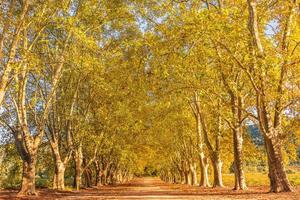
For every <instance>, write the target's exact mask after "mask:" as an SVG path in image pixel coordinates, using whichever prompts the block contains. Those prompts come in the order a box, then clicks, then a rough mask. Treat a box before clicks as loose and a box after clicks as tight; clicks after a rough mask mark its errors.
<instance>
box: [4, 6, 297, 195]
mask: <svg viewBox="0 0 300 200" xmlns="http://www.w3.org/2000/svg"><path fill="white" fill-rule="evenodd" d="M0 8H1V10H0V12H1V14H0V18H1V22H0V27H1V35H0V60H1V67H0V68H1V75H0V76H1V78H0V105H1V113H0V116H1V119H0V121H1V140H3V142H2V144H1V147H2V148H3V149H4V150H3V152H4V153H3V157H4V158H3V159H5V157H9V155H10V154H12V153H14V152H15V154H13V155H16V153H17V155H19V156H20V160H19V161H21V162H22V180H21V186H20V192H19V194H20V195H33V194H36V190H35V185H36V182H35V181H36V172H37V171H41V170H40V169H39V166H42V168H46V167H47V164H49V161H43V162H41V161H40V160H43V159H42V158H43V157H47V156H48V157H49V158H50V157H51V158H52V160H53V162H51V166H52V168H51V169H52V172H51V170H49V173H48V172H47V173H48V175H49V174H51V176H53V177H52V178H48V179H50V180H51V182H52V187H53V188H54V189H58V190H64V189H65V181H66V180H65V179H66V176H67V175H66V173H67V174H71V175H68V176H71V177H72V181H73V186H74V187H75V188H76V189H77V190H79V189H80V187H81V186H83V185H84V186H86V187H90V186H92V185H97V186H101V185H104V184H114V183H117V182H124V181H128V180H129V179H131V178H132V177H133V175H140V174H143V172H144V169H145V167H146V166H149V165H151V166H153V168H154V171H157V173H159V175H160V176H161V178H162V179H163V180H165V181H170V182H176V183H177V182H181V183H186V184H192V185H195V184H198V175H199V174H200V181H199V184H200V186H204V187H210V186H214V187H222V186H223V181H222V171H223V170H224V167H226V169H229V168H232V171H233V172H234V175H235V186H234V189H235V190H244V189H247V185H246V183H247V180H246V178H245V172H244V171H245V170H244V168H245V160H247V159H248V160H249V159H254V160H255V158H254V157H255V156H257V155H259V157H260V159H259V160H257V159H256V160H255V161H256V162H263V163H266V166H267V171H268V177H269V181H270V191H272V192H287V191H292V185H291V183H290V181H289V180H288V177H287V173H286V170H285V165H288V164H291V163H292V162H293V161H294V162H296V161H297V159H298V158H297V156H298V155H297V148H298V147H299V126H298V125H297V124H298V123H299V95H300V90H299V89H300V88H299V86H300V84H299V83H300V79H299V77H300V76H299V75H300V65H299V61H300V58H299V54H300V52H299V46H300V45H299V44H300V41H299V37H300V26H299V25H300V20H299V19H300V17H299V14H300V11H299V2H298V1H297V0H288V1H284V2H283V1H282V2H281V1H273V0H268V1H256V0H247V1H243V0H238V1H234V2H233V1H229V0H228V1H227V0H219V1H214V0H211V1H210V0H207V1H199V0H187V1H175V0H170V1H163V0H162V1H147V2H144V1H138V0H130V1H129V0H128V1H127V0H126V1H106V0H100V1H99V0H88V1H81V0H64V1H56V0H53V1H35V0H31V1H29V0H7V1H3V2H1V4H0ZM251 125H252V126H255V127H257V128H258V129H259V133H260V134H261V136H262V138H263V145H255V143H254V142H253V141H252V138H251V137H249V135H247V134H246V133H247V128H249V126H251ZM244 145H246V147H247V149H246V150H245V149H244V148H243V146H244ZM12 146H13V147H12ZM245 151H246V152H245ZM226 153H228V155H232V157H230V156H228V157H224V156H226V155H224V154H226ZM244 154H246V155H247V156H249V157H246V156H244ZM145 155H146V156H145ZM48 157H47V158H48ZM157 157H159V158H161V159H160V160H157ZM248 160H247V161H248ZM232 161H233V162H232ZM298 161H299V159H298ZM13 162H15V161H13ZM230 163H232V164H233V165H232V166H230V165H231V164H230ZM7 167H8V164H7ZM198 169H199V170H198ZM211 170H212V171H211ZM198 171H199V172H198ZM50 172H51V173H50ZM210 173H211V174H213V177H214V178H213V183H211V182H210V180H209V176H210ZM82 178H83V180H82Z"/></svg>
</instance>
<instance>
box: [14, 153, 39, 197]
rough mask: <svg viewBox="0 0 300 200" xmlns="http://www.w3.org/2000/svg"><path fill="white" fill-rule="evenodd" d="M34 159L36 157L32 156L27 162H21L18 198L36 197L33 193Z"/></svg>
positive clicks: (34, 192)
mask: <svg viewBox="0 0 300 200" xmlns="http://www.w3.org/2000/svg"><path fill="white" fill-rule="evenodd" d="M36 157H37V155H34V156H32V157H31V159H29V160H28V161H23V174H22V185H21V189H20V191H19V193H18V195H20V196H23V195H24V196H26V195H37V193H36V191H35V165H36Z"/></svg>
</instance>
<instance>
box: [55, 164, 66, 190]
mask: <svg viewBox="0 0 300 200" xmlns="http://www.w3.org/2000/svg"><path fill="white" fill-rule="evenodd" d="M53 189H57V190H64V189H65V165H64V163H63V162H61V161H56V162H55V173H54V178H53Z"/></svg>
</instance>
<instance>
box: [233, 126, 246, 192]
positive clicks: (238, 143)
mask: <svg viewBox="0 0 300 200" xmlns="http://www.w3.org/2000/svg"><path fill="white" fill-rule="evenodd" d="M242 147H243V138H242V133H241V128H240V127H238V128H235V129H233V148H234V175H235V186H234V190H245V189H247V186H246V181H245V180H246V179H245V175H244V170H243V152H242Z"/></svg>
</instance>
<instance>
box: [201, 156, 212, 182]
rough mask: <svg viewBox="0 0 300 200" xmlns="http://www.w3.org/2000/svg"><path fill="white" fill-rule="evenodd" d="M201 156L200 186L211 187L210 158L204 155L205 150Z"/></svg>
mask: <svg viewBox="0 0 300 200" xmlns="http://www.w3.org/2000/svg"><path fill="white" fill-rule="evenodd" d="M199 158H200V173H201V178H200V183H199V186H200V187H210V183H209V178H208V167H209V164H208V160H207V158H206V157H205V156H204V153H203V152H202V153H200V155H199Z"/></svg>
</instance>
